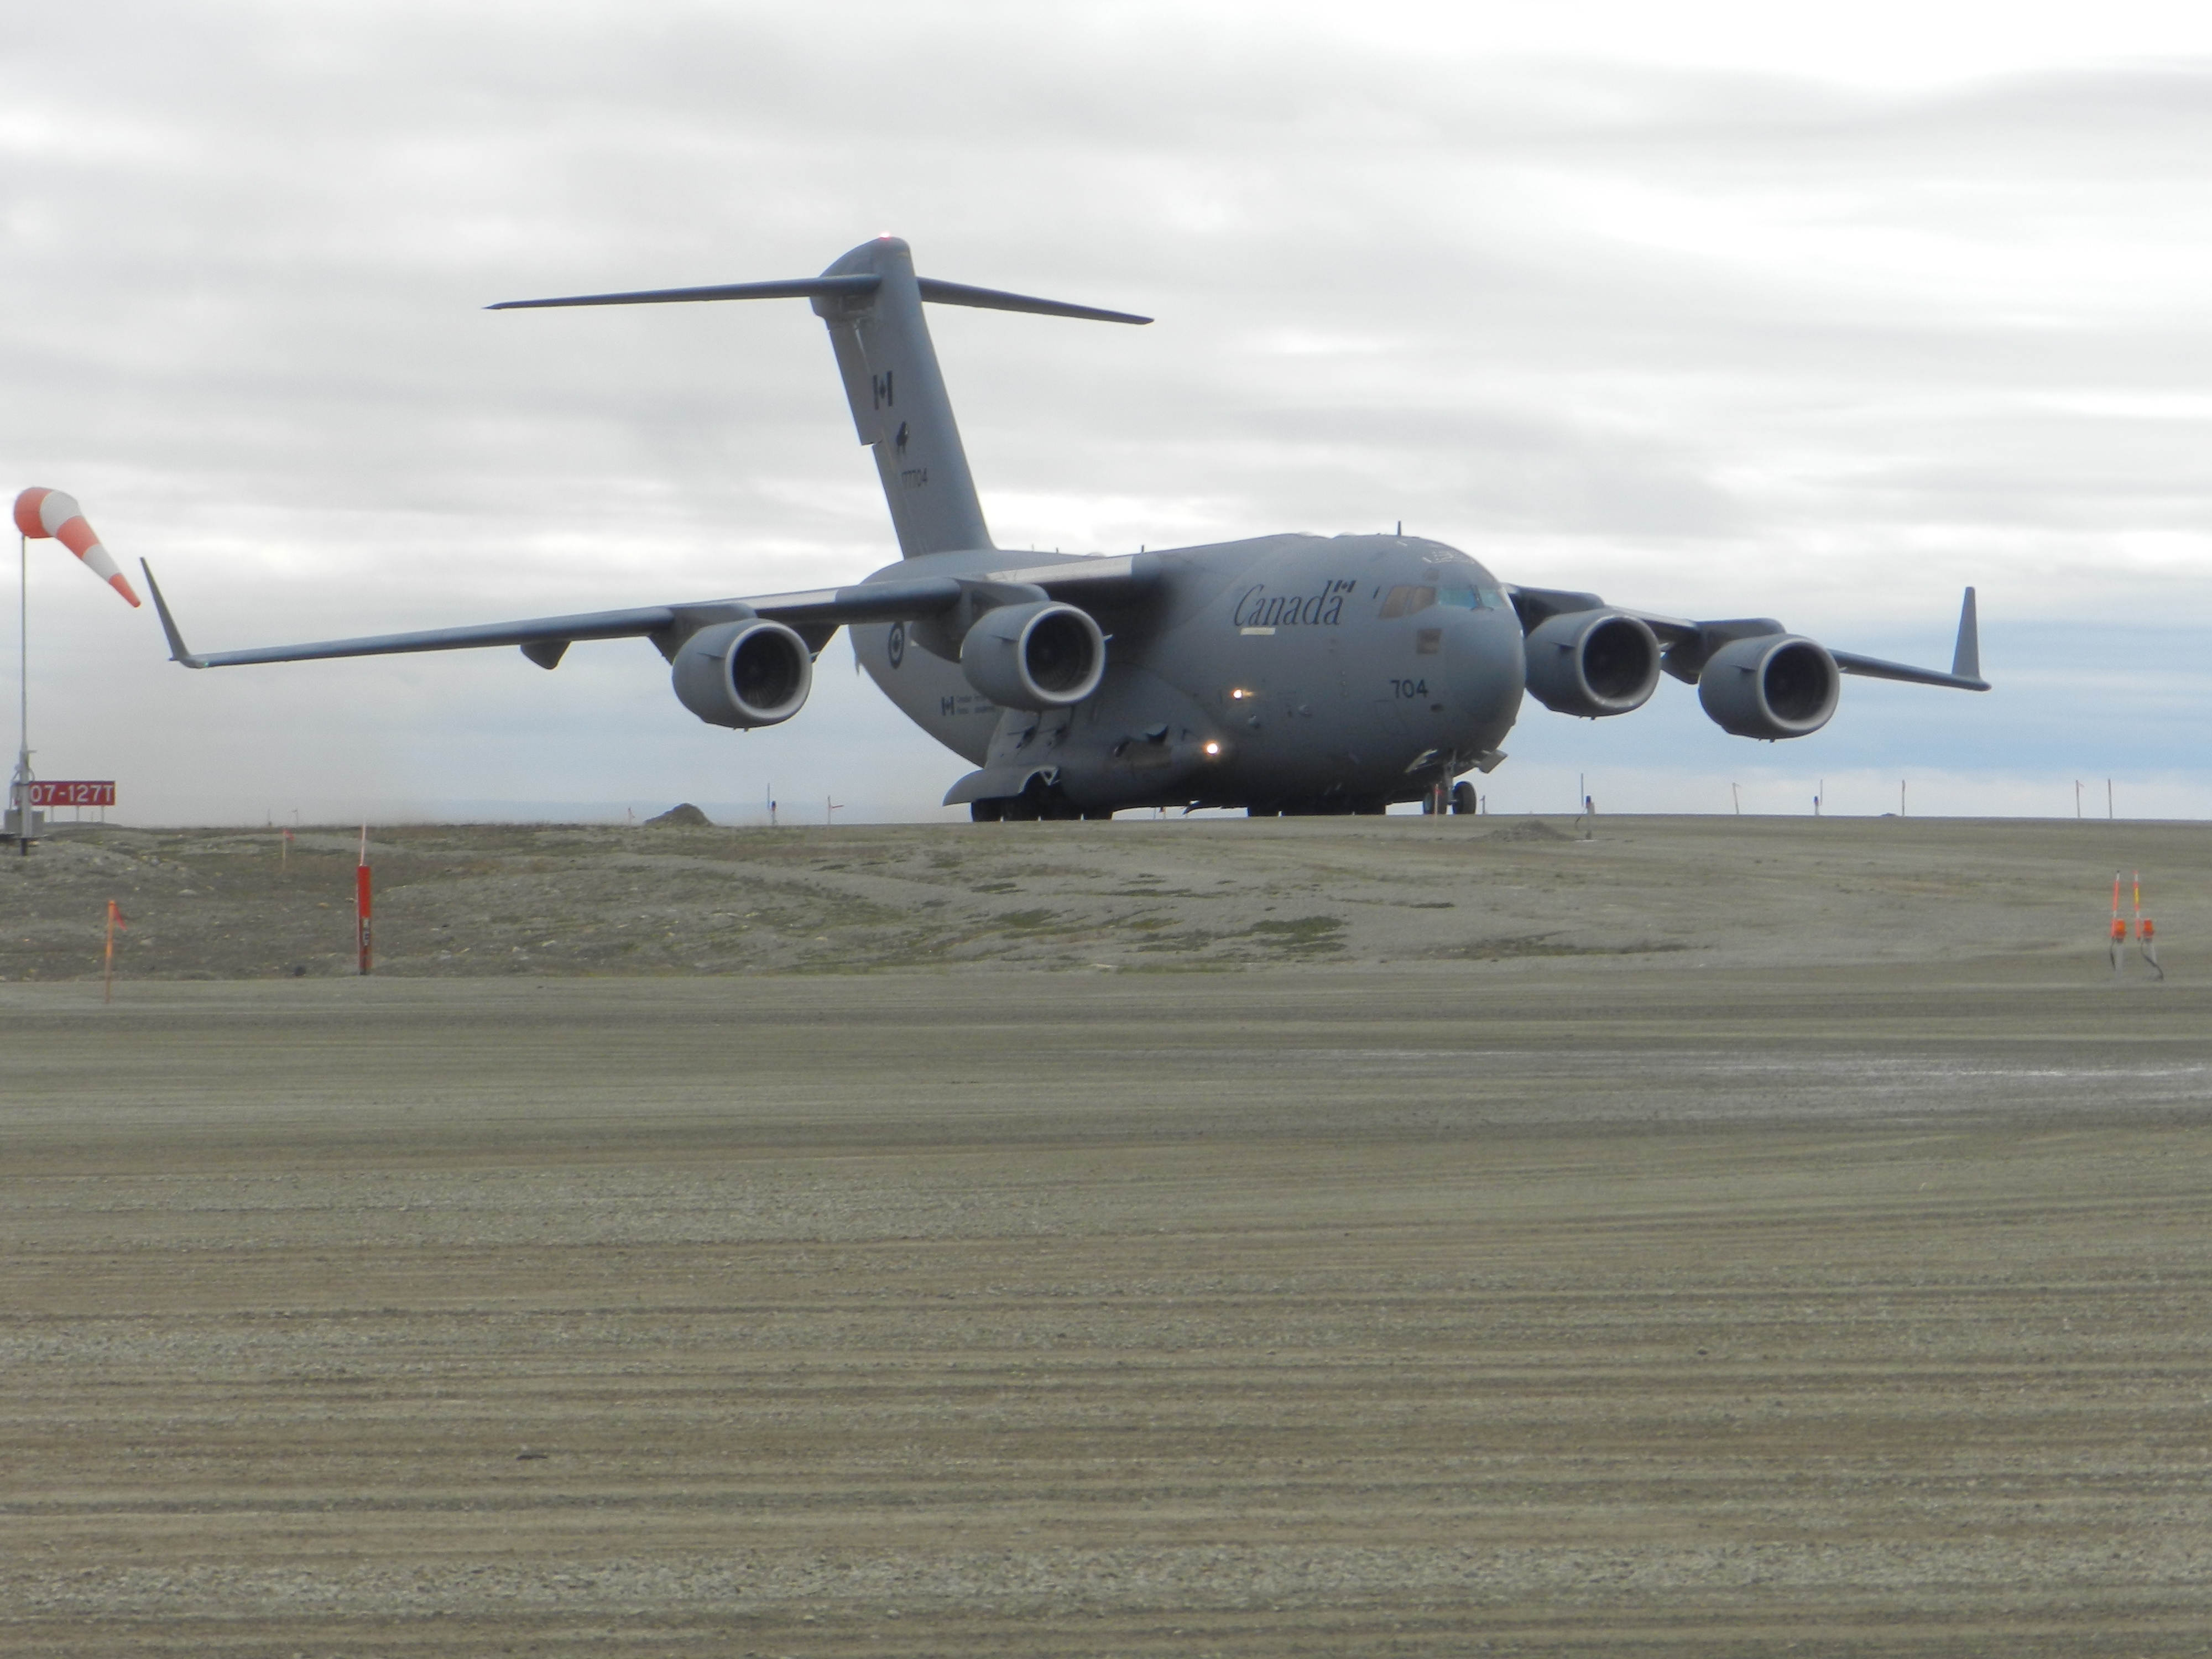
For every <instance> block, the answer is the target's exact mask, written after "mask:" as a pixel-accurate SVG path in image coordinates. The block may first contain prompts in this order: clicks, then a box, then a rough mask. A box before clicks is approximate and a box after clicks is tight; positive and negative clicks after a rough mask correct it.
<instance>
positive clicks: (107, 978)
mask: <svg viewBox="0 0 2212 1659" xmlns="http://www.w3.org/2000/svg"><path fill="white" fill-rule="evenodd" d="M130 925H131V924H130V923H129V922H127V921H124V920H123V912H122V910H121V908H118V905H117V904H116V902H115V901H114V900H113V899H110V900H108V901H107V958H106V965H105V966H104V967H103V968H102V969H100V1000H101V1001H102V1002H112V1001H114V1000H115V930H116V929H117V928H118V927H129V926H130Z"/></svg>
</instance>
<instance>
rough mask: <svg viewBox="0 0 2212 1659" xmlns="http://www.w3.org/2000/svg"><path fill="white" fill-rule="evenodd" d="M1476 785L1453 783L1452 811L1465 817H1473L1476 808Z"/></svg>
mask: <svg viewBox="0 0 2212 1659" xmlns="http://www.w3.org/2000/svg"><path fill="white" fill-rule="evenodd" d="M1475 804H1476V803H1475V799H1474V785H1473V784H1471V783H1455V784H1454V785H1452V811H1455V812H1457V813H1459V814H1460V815H1461V816H1462V817H1474V809H1475Z"/></svg>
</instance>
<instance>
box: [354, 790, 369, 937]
mask: <svg viewBox="0 0 2212 1659" xmlns="http://www.w3.org/2000/svg"><path fill="white" fill-rule="evenodd" d="M353 885H354V920H355V923H356V927H358V928H359V930H360V939H361V971H362V973H363V974H367V973H368V825H367V824H365V823H364V824H363V825H362V827H361V862H360V863H359V864H358V865H356V866H355V868H354V872H353Z"/></svg>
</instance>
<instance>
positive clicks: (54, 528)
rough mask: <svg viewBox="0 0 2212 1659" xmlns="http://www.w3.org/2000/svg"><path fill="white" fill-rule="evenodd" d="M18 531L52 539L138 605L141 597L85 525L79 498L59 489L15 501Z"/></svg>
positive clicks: (27, 494)
mask: <svg viewBox="0 0 2212 1659" xmlns="http://www.w3.org/2000/svg"><path fill="white" fill-rule="evenodd" d="M15 528H16V529H18V530H20V531H21V532H23V533H24V534H25V535H26V536H28V537H31V538H33V540H44V539H45V538H47V537H52V538H53V539H54V540H56V541H58V542H59V543H60V544H62V545H63V546H64V547H66V548H67V549H69V550H70V552H72V553H74V554H76V556H77V557H78V558H80V559H82V560H83V561H84V562H85V563H86V564H87V565H88V566H90V567H91V568H92V572H93V574H94V575H96V576H98V577H99V578H100V580H102V581H104V582H106V584H107V585H108V586H110V587H112V588H113V589H114V590H115V591H116V592H118V593H120V594H121V595H122V596H123V597H124V598H125V599H128V600H130V601H131V604H132V605H137V603H138V596H137V594H136V593H134V592H131V583H130V582H129V580H126V579H125V576H124V574H123V573H122V572H121V571H120V570H118V569H117V568H115V561H114V560H113V559H112V558H110V557H109V556H108V553H107V550H106V548H104V547H102V546H101V545H100V538H99V537H98V536H97V535H95V534H94V533H93V528H92V526H90V525H88V524H87V523H86V522H85V521H84V509H83V508H82V507H79V506H78V505H77V504H76V496H74V495H64V494H63V493H62V492H61V491H60V490H58V489H27V490H25V491H24V492H23V493H22V494H21V495H18V496H16V497H15Z"/></svg>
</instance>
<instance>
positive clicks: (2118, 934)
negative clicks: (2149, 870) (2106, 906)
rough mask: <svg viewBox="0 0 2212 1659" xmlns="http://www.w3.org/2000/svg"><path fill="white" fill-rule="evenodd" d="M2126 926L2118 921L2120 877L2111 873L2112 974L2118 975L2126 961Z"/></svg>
mask: <svg viewBox="0 0 2212 1659" xmlns="http://www.w3.org/2000/svg"><path fill="white" fill-rule="evenodd" d="M2127 955H2128V925H2127V923H2126V922H2124V921H2122V920H2121V919H2120V877H2119V872H2118V871H2117V870H2116V871H2114V872H2112V972H2113V974H2114V975H2118V973H2119V972H2120V969H2121V966H2122V964H2123V963H2125V962H2126V960H2127Z"/></svg>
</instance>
